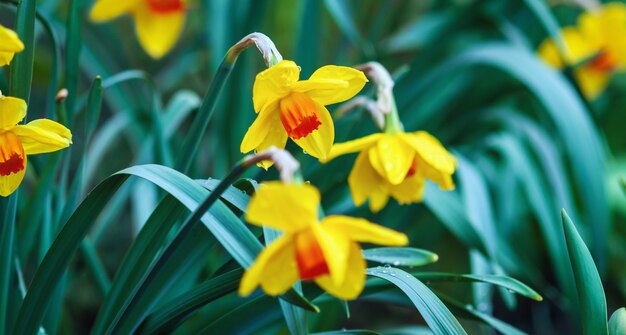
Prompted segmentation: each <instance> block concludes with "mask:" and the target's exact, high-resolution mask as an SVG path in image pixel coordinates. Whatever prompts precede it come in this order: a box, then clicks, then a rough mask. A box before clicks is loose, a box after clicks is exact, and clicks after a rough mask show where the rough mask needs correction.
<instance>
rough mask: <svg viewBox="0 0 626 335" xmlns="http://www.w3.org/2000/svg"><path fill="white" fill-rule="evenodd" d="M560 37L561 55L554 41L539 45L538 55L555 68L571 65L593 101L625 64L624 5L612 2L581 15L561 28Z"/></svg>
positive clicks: (625, 13)
mask: <svg viewBox="0 0 626 335" xmlns="http://www.w3.org/2000/svg"><path fill="white" fill-rule="evenodd" d="M561 34H562V36H563V40H564V42H565V49H566V50H565V54H564V55H561V54H560V53H559V50H558V49H557V46H556V44H555V43H554V41H552V40H550V39H548V40H546V41H544V42H543V43H542V44H541V45H540V46H539V49H538V54H539V56H540V57H541V58H542V59H543V60H544V61H545V62H546V63H548V64H549V65H551V66H553V67H555V68H559V69H562V68H564V67H565V66H566V65H567V66H573V67H574V68H575V69H574V76H575V78H576V81H577V82H578V84H579V85H580V88H581V90H582V92H583V94H584V95H585V97H587V98H588V99H595V98H596V97H598V96H599V95H600V93H602V92H603V91H604V90H605V88H606V86H607V85H608V82H609V80H610V78H611V76H612V74H613V73H614V72H615V71H619V70H622V69H623V68H624V66H625V65H626V5H624V4H623V3H619V2H612V3H608V4H605V5H604V6H602V7H601V8H599V9H598V10H597V11H593V12H585V13H583V14H581V15H580V17H579V18H578V24H577V26H576V27H566V28H563V29H562V30H561Z"/></svg>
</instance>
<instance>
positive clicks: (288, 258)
mask: <svg viewBox="0 0 626 335" xmlns="http://www.w3.org/2000/svg"><path fill="white" fill-rule="evenodd" d="M319 203H320V194H319V191H318V190H317V189H316V188H315V187H313V186H311V185H307V184H284V183H281V182H268V183H265V184H263V185H262V186H261V187H260V188H259V190H258V191H257V193H256V194H255V195H254V196H253V197H252V199H251V200H250V204H249V206H248V210H247V213H246V220H247V221H248V222H250V223H252V224H255V225H258V226H267V227H270V228H273V229H277V230H280V231H282V232H283V235H282V236H280V237H279V238H277V239H276V240H274V241H273V242H272V243H271V244H270V245H269V246H268V247H267V248H266V249H264V250H263V251H262V252H261V253H260V254H259V256H258V257H257V259H256V261H255V262H254V263H253V264H252V265H251V266H250V267H249V268H248V269H247V270H246V272H245V274H244V276H243V278H242V280H241V285H240V287H239V293H240V294H241V295H243V296H247V295H249V294H250V293H252V291H254V289H255V288H256V287H258V286H261V288H263V290H264V291H265V292H266V293H267V294H269V295H273V296H275V295H280V294H282V293H284V292H285V291H287V290H288V289H289V288H291V287H292V286H293V285H294V284H295V283H296V282H297V281H298V280H313V281H315V282H316V283H317V284H318V285H319V286H320V287H321V288H323V289H324V290H326V291H327V292H328V293H330V294H332V295H334V296H335V297H338V298H341V299H346V300H350V299H355V298H356V297H358V296H359V294H360V293H361V291H362V290H363V287H364V283H365V268H366V262H365V259H364V258H363V255H362V253H361V247H360V245H359V242H367V243H374V244H381V245H388V246H402V245H406V244H407V243H408V239H407V237H406V235H404V234H402V233H399V232H396V231H394V230H391V229H388V228H385V227H382V226H379V225H376V224H373V223H371V222H369V221H367V220H364V219H356V218H351V217H347V216H339V215H333V216H327V217H325V218H323V219H322V220H321V221H320V220H319V219H318V206H319Z"/></svg>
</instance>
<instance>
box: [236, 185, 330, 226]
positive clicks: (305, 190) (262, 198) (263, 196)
mask: <svg viewBox="0 0 626 335" xmlns="http://www.w3.org/2000/svg"><path fill="white" fill-rule="evenodd" d="M319 204H320V193H319V191H318V190H317V189H316V188H315V187H314V186H311V185H308V184H284V183H282V182H277V181H274V182H266V183H263V184H261V187H259V189H258V190H257V191H256V193H255V194H254V195H253V196H252V198H251V199H250V203H249V204H248V211H247V213H246V220H247V221H248V222H250V223H252V224H255V225H258V226H263V225H265V226H268V227H271V228H274V229H278V230H282V231H284V232H296V231H299V230H302V229H305V228H308V227H309V226H310V225H311V224H312V223H316V222H317V209H318V207H319Z"/></svg>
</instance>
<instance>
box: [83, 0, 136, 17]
mask: <svg viewBox="0 0 626 335" xmlns="http://www.w3.org/2000/svg"><path fill="white" fill-rule="evenodd" d="M142 1H145V0H124V1H120V0H98V1H96V3H95V4H94V6H93V7H92V8H91V12H90V13H89V18H90V19H91V21H95V22H103V21H109V20H111V19H114V18H116V17H118V16H120V15H123V14H126V13H129V12H131V11H132V10H133V9H134V8H135V7H137V5H139V4H140V3H141V2H142Z"/></svg>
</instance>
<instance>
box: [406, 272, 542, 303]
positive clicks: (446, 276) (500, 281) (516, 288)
mask: <svg viewBox="0 0 626 335" xmlns="http://www.w3.org/2000/svg"><path fill="white" fill-rule="evenodd" d="M412 274H413V276H415V277H416V278H418V279H421V280H424V281H454V282H481V283H487V284H493V285H497V286H500V287H502V288H505V289H507V290H509V291H511V292H514V293H517V294H520V295H522V296H524V297H527V298H530V299H533V300H536V301H542V300H543V298H542V297H541V295H539V293H537V292H536V291H535V290H533V289H532V288H530V287H529V286H528V285H526V284H524V283H522V282H520V281H519V280H517V279H515V278H511V277H507V276H499V275H480V276H479V275H473V274H464V275H459V274H454V273H444V272H414V273H412Z"/></svg>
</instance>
